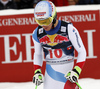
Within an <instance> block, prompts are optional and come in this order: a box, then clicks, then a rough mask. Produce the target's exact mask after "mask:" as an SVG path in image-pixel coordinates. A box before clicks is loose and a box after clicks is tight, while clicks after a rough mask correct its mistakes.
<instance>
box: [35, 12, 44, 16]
mask: <svg viewBox="0 0 100 89" xmlns="http://www.w3.org/2000/svg"><path fill="white" fill-rule="evenodd" d="M35 14H36V15H37V16H44V15H45V14H46V12H36V13H35Z"/></svg>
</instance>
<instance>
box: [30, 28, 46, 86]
mask: <svg viewBox="0 0 100 89" xmlns="http://www.w3.org/2000/svg"><path fill="white" fill-rule="evenodd" d="M32 39H33V41H34V50H35V52H34V70H35V72H34V76H33V83H35V84H36V85H37V86H38V85H40V84H41V83H43V80H44V78H43V74H42V72H41V67H42V64H43V59H42V46H41V44H40V42H39V41H38V38H37V29H35V31H34V32H33V35H32Z"/></svg>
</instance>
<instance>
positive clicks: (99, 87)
mask: <svg viewBox="0 0 100 89" xmlns="http://www.w3.org/2000/svg"><path fill="white" fill-rule="evenodd" d="M79 84H80V86H81V87H82V89H100V79H92V78H83V79H79ZM0 89H35V85H34V84H33V83H32V82H23V83H10V82H5V83H4V82H3V83H0ZM37 89H43V84H42V85H40V86H38V87H37Z"/></svg>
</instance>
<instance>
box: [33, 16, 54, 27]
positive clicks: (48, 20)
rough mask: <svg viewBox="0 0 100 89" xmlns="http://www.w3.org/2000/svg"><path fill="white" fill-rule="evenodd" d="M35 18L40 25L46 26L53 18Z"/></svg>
mask: <svg viewBox="0 0 100 89" xmlns="http://www.w3.org/2000/svg"><path fill="white" fill-rule="evenodd" d="M35 20H36V22H37V23H38V24H39V25H40V26H48V25H50V24H51V23H52V21H53V18H52V17H49V18H47V19H44V20H37V19H35Z"/></svg>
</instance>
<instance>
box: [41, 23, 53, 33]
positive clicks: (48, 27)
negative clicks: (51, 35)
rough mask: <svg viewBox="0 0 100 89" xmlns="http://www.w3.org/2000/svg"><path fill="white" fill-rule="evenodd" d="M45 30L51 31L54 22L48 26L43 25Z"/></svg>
mask: <svg viewBox="0 0 100 89" xmlns="http://www.w3.org/2000/svg"><path fill="white" fill-rule="evenodd" d="M42 27H43V29H44V30H46V31H49V30H50V29H51V28H52V23H51V24H50V25H48V26H42Z"/></svg>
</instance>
